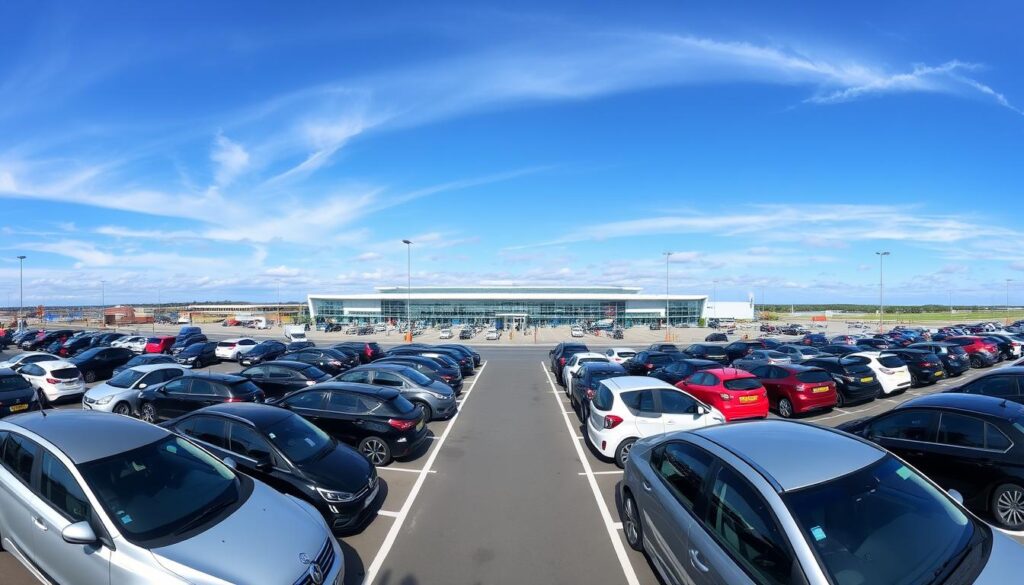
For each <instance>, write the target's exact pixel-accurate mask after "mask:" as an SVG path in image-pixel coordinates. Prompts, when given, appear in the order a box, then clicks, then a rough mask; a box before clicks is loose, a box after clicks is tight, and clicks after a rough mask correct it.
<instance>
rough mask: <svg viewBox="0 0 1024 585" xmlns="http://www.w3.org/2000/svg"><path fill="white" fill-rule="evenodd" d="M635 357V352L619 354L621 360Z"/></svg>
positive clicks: (621, 352)
mask: <svg viewBox="0 0 1024 585" xmlns="http://www.w3.org/2000/svg"><path fill="white" fill-rule="evenodd" d="M635 355H636V352H635V351H620V352H619V357H620V358H631V357H633V356H635Z"/></svg>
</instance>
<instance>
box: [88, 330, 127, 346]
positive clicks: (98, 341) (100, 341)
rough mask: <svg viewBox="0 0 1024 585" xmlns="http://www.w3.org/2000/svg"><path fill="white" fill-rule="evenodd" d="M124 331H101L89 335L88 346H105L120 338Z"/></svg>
mask: <svg viewBox="0 0 1024 585" xmlns="http://www.w3.org/2000/svg"><path fill="white" fill-rule="evenodd" d="M125 335H127V334H126V333H104V332H102V331H100V332H98V333H96V334H94V335H92V336H90V337H89V347H106V346H109V345H110V344H111V343H113V342H114V341H116V340H118V339H121V338H122V337H124V336H125Z"/></svg>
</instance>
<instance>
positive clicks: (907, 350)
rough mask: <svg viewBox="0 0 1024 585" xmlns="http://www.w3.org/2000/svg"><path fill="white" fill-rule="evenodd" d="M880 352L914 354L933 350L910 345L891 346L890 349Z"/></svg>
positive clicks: (923, 353) (925, 353)
mask: <svg viewBox="0 0 1024 585" xmlns="http://www.w3.org/2000/svg"><path fill="white" fill-rule="evenodd" d="M880 353H909V354H912V355H927V354H929V353H931V350H929V349H914V348H910V347H890V348H889V349H883V350H882V351H881V352H880Z"/></svg>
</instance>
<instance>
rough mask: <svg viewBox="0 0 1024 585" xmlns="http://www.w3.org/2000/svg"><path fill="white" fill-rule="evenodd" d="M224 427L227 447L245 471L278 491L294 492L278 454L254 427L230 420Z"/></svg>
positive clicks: (288, 474)
mask: <svg viewBox="0 0 1024 585" xmlns="http://www.w3.org/2000/svg"><path fill="white" fill-rule="evenodd" d="M227 429H228V436H227V449H228V451H230V452H231V456H232V457H233V458H234V459H235V461H236V462H237V463H238V465H239V466H240V467H241V468H242V470H243V471H245V473H247V474H249V475H251V476H253V477H255V478H256V479H259V480H260V481H262V482H264V483H266V484H268V485H269V486H270V487H272V488H274V489H276V490H278V491H280V492H284V493H292V494H294V493H295V491H296V490H295V489H294V488H293V487H292V484H291V482H290V481H288V478H289V477H290V476H291V474H290V473H289V472H288V471H287V470H286V469H283V467H284V466H283V464H282V459H281V457H280V456H279V455H278V454H277V451H276V449H274V448H273V447H271V445H270V443H268V442H267V440H266V439H265V438H264V437H263V436H262V435H261V434H260V433H258V432H257V431H256V429H254V428H252V427H251V426H249V425H246V424H243V423H240V422H237V421H229V422H228V423H227Z"/></svg>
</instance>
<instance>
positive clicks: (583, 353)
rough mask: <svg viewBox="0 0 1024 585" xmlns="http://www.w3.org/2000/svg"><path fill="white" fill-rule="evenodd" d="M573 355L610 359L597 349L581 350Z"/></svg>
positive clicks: (575, 356) (576, 356)
mask: <svg viewBox="0 0 1024 585" xmlns="http://www.w3.org/2000/svg"><path fill="white" fill-rule="evenodd" d="M572 357H574V358H588V357H591V358H601V359H602V360H604V361H608V356H606V355H604V354H603V353H597V352H596V351H581V352H579V353H577V354H574V355H573V356H572Z"/></svg>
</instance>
